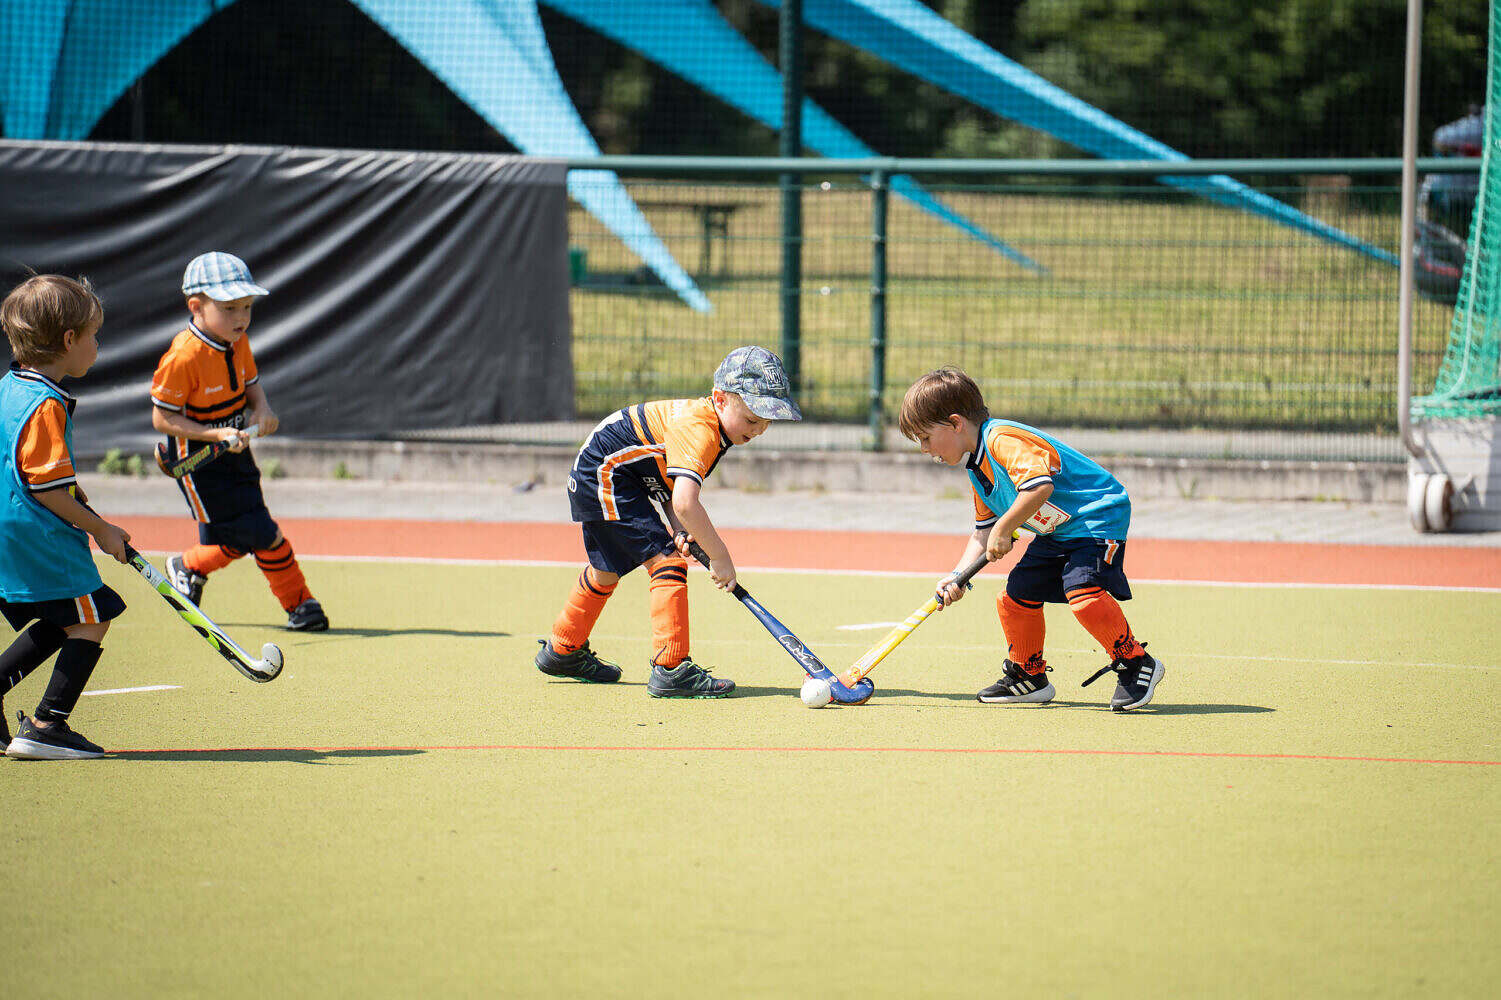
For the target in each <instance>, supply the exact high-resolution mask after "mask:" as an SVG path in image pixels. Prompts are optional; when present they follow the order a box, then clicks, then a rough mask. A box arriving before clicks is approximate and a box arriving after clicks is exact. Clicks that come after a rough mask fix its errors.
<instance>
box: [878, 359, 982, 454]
mask: <svg viewBox="0 0 1501 1000" xmlns="http://www.w3.org/2000/svg"><path fill="white" fill-rule="evenodd" d="M953 413H957V414H959V415H960V416H961V417H964V418H965V419H967V420H969V421H970V423H973V424H976V425H979V424H983V423H984V422H985V421H987V420H989V419H990V411H989V410H988V409H986V408H985V397H984V396H982V395H981V394H980V387H979V386H978V385H976V384H975V380H974V379H972V378H970V377H969V376H968V375H966V374H964V373H963V372H962V371H960V370H959V369H957V368H954V367H951V366H945V367H943V368H939V369H938V370H937V371H931V372H928V374H926V375H924V376H923V377H922V378H920V379H918V380H917V381H916V382H913V383H912V387H911V388H910V389H908V390H907V395H906V397H905V398H904V399H903V400H902V416H901V421H900V426H901V428H902V433H903V434H904V435H906V436H907V437H908V438H909V439H910V440H913V441H916V440H917V438H918V435H919V434H921V433H922V432H923V430H924V429H925V428H928V427H931V426H933V425H934V424H941V423H943V422H944V421H945V420H947V419H948V418H949V415H950V414H953Z"/></svg>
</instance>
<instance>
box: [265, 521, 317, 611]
mask: <svg viewBox="0 0 1501 1000" xmlns="http://www.w3.org/2000/svg"><path fill="white" fill-rule="evenodd" d="M255 564H256V565H257V566H259V567H260V568H261V572H262V573H264V574H266V582H267V583H269V584H271V593H273V594H275V595H276V599H277V600H278V601H280V602H281V607H282V610H283V611H291V610H292V609H293V608H295V607H297V605H299V604H301V603H302V602H303V601H306V600H307V599H308V598H310V597H312V596H313V594H312V591H310V590H308V589H307V581H306V580H304V579H303V578H302V567H301V566H298V565H297V557H296V556H295V555H293V554H292V543H291V542H289V541H287V540H286V539H285V538H283V539H282V540H281V544H280V545H278V546H277V547H276V548H274V549H256V551H255Z"/></svg>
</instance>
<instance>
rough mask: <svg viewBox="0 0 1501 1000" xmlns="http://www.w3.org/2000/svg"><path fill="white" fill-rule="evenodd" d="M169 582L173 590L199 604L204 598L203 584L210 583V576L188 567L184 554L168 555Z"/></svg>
mask: <svg viewBox="0 0 1501 1000" xmlns="http://www.w3.org/2000/svg"><path fill="white" fill-rule="evenodd" d="M167 582H168V583H170V584H172V589H173V590H175V591H177V592H178V593H179V594H181V595H182V596H183V597H186V598H187V599H188V600H190V601H192V602H193V603H194V604H198V603H200V602H201V601H202V600H203V585H204V584H205V583H208V577H206V576H204V575H203V574H202V573H194V572H193V571H192V570H190V569H188V567H187V566H186V565H185V564H184V563H183V561H182V556H168V557H167Z"/></svg>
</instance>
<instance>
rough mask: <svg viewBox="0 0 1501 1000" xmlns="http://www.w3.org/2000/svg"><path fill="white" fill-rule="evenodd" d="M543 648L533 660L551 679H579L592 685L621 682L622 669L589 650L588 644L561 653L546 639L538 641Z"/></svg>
mask: <svg viewBox="0 0 1501 1000" xmlns="http://www.w3.org/2000/svg"><path fill="white" fill-rule="evenodd" d="M537 641H538V642H540V643H541V644H542V648H541V649H539V650H537V656H536V659H534V660H532V662H533V663H535V664H536V665H537V669H538V670H540V671H542V672H543V673H544V674H546V675H547V676H549V677H577V678H578V679H579V680H581V681H588V682H589V683H591V684H614V683H615V682H616V681H618V680H620V667H619V666H617V665H616V664H614V663H611V662H610V661H609V660H602V659H600V657H599V654H598V653H596V652H595V651H594V650H592V649H590V648H589V644H588V643H587V642H586V643H584V644H583V645H582V646H580V647H579V648H578V649H575V650H574V651H573V652H571V653H559V652H556V651H555V650H554V649H553V648H552V643H551V642H548V641H547V640H546V639H538V640H537Z"/></svg>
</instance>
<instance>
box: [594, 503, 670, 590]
mask: <svg viewBox="0 0 1501 1000" xmlns="http://www.w3.org/2000/svg"><path fill="white" fill-rule="evenodd" d="M621 513H622V514H625V513H626V512H625V511H621ZM580 527H581V528H583V529H584V551H585V552H587V553H589V565H590V566H593V567H594V568H595V569H602V570H604V571H605V572H607V573H614V574H615V575H616V576H625V575H626V574H627V573H629V572H630V571H631V570H633V569H635V568H636V567H637V566H640V565H641V564H642V563H644V562H646V560H648V559H650V558H652V557H653V556H659V555H664V554H666V553H670V552H673V551H675V550H674V549H673V545H672V536H671V535H669V534H668V533H667V526H666V525H665V524H663V523H662V519H661V518H660V517H658V516H657V515H656V513H655V512H652V514H651V516H650V517H639V516H637V517H632V518H630V519H629V520H620V521H584V522H582V523H581V524H580Z"/></svg>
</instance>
